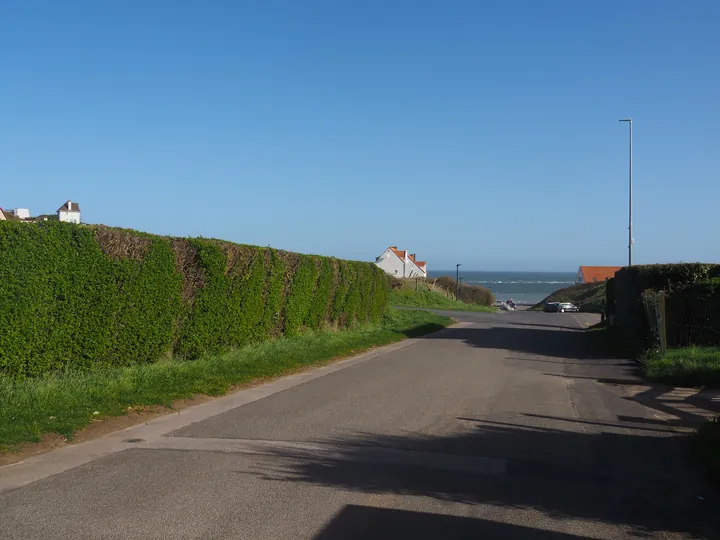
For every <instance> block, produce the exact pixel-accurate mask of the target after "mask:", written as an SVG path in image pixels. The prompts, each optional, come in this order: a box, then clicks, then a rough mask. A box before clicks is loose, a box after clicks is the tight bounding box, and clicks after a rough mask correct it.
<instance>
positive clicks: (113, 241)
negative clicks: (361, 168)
mask: <svg viewBox="0 0 720 540" xmlns="http://www.w3.org/2000/svg"><path fill="white" fill-rule="evenodd" d="M0 227H8V228H11V227H79V228H84V229H90V230H92V231H93V232H94V233H95V237H96V238H97V239H98V242H99V243H100V246H101V248H102V249H103V252H104V253H105V254H106V255H108V256H110V257H113V258H121V259H134V260H142V258H143V256H144V255H145V254H147V251H148V250H149V248H150V245H151V243H152V241H153V240H154V239H157V240H169V241H170V242H178V241H180V242H192V241H196V240H199V241H205V242H210V243H213V244H216V245H218V246H219V247H221V248H231V249H250V250H269V251H272V252H274V253H275V254H276V255H278V256H280V257H288V258H294V257H297V256H300V255H301V256H306V257H318V258H323V259H330V260H336V261H342V262H352V263H365V264H368V265H372V266H375V265H374V264H373V263H372V262H370V261H359V260H354V259H342V258H339V257H335V256H332V255H318V254H316V253H300V252H297V251H290V250H286V249H281V248H274V247H272V246H270V245H267V246H256V245H253V244H241V243H237V242H232V241H230V240H224V239H222V238H214V237H207V236H202V235H200V236H171V235H164V234H156V233H150V232H145V231H140V230H137V229H130V228H126V227H115V226H111V225H103V224H89V223H80V224H70V223H63V222H58V221H40V222H15V221H0ZM123 238H124V239H125V240H126V241H128V244H126V245H122V244H120V242H119V241H120V240H121V239H123Z"/></svg>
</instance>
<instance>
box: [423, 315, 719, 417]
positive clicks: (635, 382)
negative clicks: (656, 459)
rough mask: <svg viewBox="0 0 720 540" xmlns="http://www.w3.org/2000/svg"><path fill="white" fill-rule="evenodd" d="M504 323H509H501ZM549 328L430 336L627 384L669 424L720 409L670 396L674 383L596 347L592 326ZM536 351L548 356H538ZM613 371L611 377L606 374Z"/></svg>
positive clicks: (580, 376)
mask: <svg viewBox="0 0 720 540" xmlns="http://www.w3.org/2000/svg"><path fill="white" fill-rule="evenodd" d="M503 324H505V323H503ZM554 328H555V329H546V328H542V327H538V325H529V326H524V325H523V326H521V327H517V328H516V327H511V326H490V327H465V328H448V329H446V330H444V331H443V332H439V333H436V334H434V335H431V336H428V338H427V339H445V340H447V339H456V340H461V341H463V342H464V343H466V344H468V345H470V346H471V347H476V348H480V349H501V350H507V351H511V352H517V353H523V354H527V355H533V357H527V358H522V357H519V356H518V357H507V359H508V360H514V361H519V362H538V363H548V364H557V365H558V367H565V368H566V369H565V370H564V372H556V373H546V375H547V376H548V377H562V378H566V379H573V380H578V381H582V380H588V381H596V382H598V383H601V384H607V385H615V386H626V387H629V388H630V390H629V392H628V395H627V396H626V398H625V399H629V400H632V401H635V402H637V403H640V404H642V405H644V406H645V407H648V408H650V409H653V410H655V411H657V412H659V413H662V414H663V415H670V416H672V417H676V418H677V420H671V422H670V423H669V424H668V425H674V426H676V427H685V428H696V427H698V426H699V425H700V424H702V423H703V422H705V421H706V420H707V418H708V416H707V414H705V411H713V412H715V413H720V401H719V400H715V401H713V400H711V399H709V398H708V397H706V396H703V395H702V394H701V393H698V392H692V391H691V392H689V393H688V395H686V396H685V397H683V398H682V399H678V398H677V397H671V398H669V397H668V395H669V394H670V393H671V392H672V391H673V390H674V388H673V387H671V386H666V385H658V384H653V383H649V382H647V381H645V380H644V379H643V378H642V377H641V370H640V365H639V364H638V363H637V362H633V361H631V360H627V359H624V360H621V361H619V359H618V358H613V357H610V356H608V355H607V354H605V353H604V351H603V348H602V346H600V347H599V346H598V343H597V339H598V337H599V335H598V334H596V333H593V332H588V331H579V332H576V331H567V330H566V329H563V328H562V327H554ZM537 356H541V357H548V358H546V359H544V358H536V357H537ZM608 375H611V376H608Z"/></svg>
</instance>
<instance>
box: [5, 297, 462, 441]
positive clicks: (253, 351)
mask: <svg viewBox="0 0 720 540" xmlns="http://www.w3.org/2000/svg"><path fill="white" fill-rule="evenodd" d="M450 322H451V320H450V319H448V318H446V317H441V316H439V315H435V314H432V313H428V312H424V311H399V310H392V309H391V310H388V311H387V313H386V314H385V315H384V316H383V317H382V320H381V322H379V323H376V324H368V325H364V326H361V327H358V328H354V329H349V330H343V331H339V332H331V331H315V332H309V333H304V334H301V335H298V336H295V337H284V338H280V339H277V340H275V341H271V342H266V343H260V344H257V345H250V346H247V347H243V348H240V349H237V350H235V351H232V352H229V353H226V354H221V355H211V356H205V357H202V358H199V359H197V360H192V361H168V362H164V363H156V364H145V365H135V366H129V367H125V368H115V369H108V370H100V371H97V372H94V373H93V372H90V373H87V372H85V373H82V372H73V371H68V372H65V373H60V374H58V373H54V374H46V375H43V376H40V377H37V378H31V379H27V380H25V381H17V380H12V379H10V378H1V377H0V445H6V447H7V445H13V444H17V443H21V442H26V441H38V440H40V437H41V436H42V434H44V433H59V434H62V435H65V436H67V437H71V436H72V434H73V433H74V432H75V431H77V430H79V429H82V428H83V427H85V426H86V425H88V424H89V423H90V422H91V421H92V419H93V418H97V417H103V416H118V415H122V414H124V413H125V411H126V410H127V408H128V407H133V406H141V405H144V406H150V405H165V406H171V405H172V403H173V401H174V400H176V399H181V398H188V397H191V396H192V395H194V394H207V395H219V394H222V393H224V392H226V391H227V390H228V389H229V388H230V387H231V386H233V385H242V384H247V383H250V382H252V381H256V380H261V379H266V378H271V377H277V376H279V375H282V374H284V373H288V372H292V371H294V370H298V369H301V368H304V367H307V366H311V365H314V364H319V363H322V362H326V361H328V360H331V359H333V358H339V357H343V356H349V355H352V354H355V353H358V352H361V351H363V350H366V349H369V348H371V347H374V346H379V345H387V344H389V343H393V342H395V341H400V340H402V339H405V338H407V337H414V336H419V335H423V334H427V333H430V332H432V331H435V330H439V329H441V328H443V327H445V326H447V325H448V324H450Z"/></svg>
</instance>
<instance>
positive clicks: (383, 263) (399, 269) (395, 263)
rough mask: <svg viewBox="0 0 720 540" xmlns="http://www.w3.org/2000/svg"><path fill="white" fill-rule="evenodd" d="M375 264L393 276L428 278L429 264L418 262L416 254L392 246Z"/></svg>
mask: <svg viewBox="0 0 720 540" xmlns="http://www.w3.org/2000/svg"><path fill="white" fill-rule="evenodd" d="M375 264H376V265H377V266H378V267H380V268H382V269H383V270H384V271H385V272H386V273H388V274H390V275H391V276H395V277H399V278H413V277H427V263H426V262H425V261H418V260H417V259H416V258H415V254H414V253H411V254H408V252H407V251H399V250H398V248H397V246H390V247H389V248H387V249H386V250H385V251H384V252H383V254H382V255H380V256H379V257H378V258H377V259H375Z"/></svg>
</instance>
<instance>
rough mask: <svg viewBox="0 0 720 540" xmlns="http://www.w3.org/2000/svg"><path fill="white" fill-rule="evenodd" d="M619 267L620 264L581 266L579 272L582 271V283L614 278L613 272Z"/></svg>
mask: <svg viewBox="0 0 720 540" xmlns="http://www.w3.org/2000/svg"><path fill="white" fill-rule="evenodd" d="M621 268H622V266H581V267H580V273H582V277H583V282H584V283H593V282H594V281H605V280H606V279H610V278H614V277H615V272H617V271H618V270H620V269H621Z"/></svg>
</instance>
